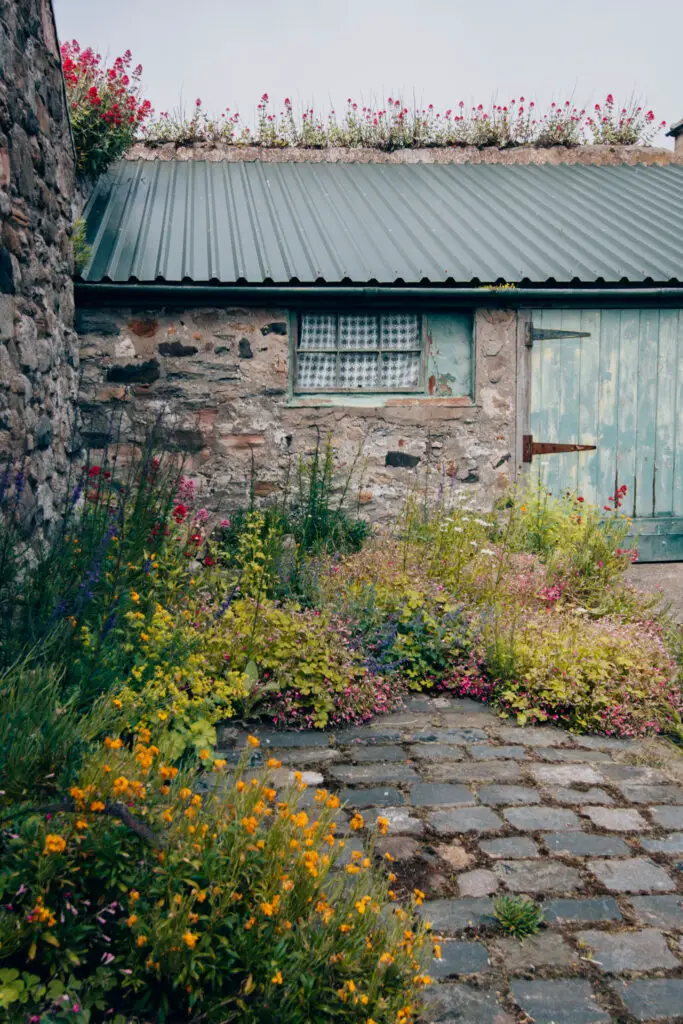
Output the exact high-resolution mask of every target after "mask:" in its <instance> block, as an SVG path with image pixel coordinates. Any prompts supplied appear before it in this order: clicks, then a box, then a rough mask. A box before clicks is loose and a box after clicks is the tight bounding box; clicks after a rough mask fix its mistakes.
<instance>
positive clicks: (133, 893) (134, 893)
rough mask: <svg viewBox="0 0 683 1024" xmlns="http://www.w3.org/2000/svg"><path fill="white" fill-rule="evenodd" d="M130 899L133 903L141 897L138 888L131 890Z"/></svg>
mask: <svg viewBox="0 0 683 1024" xmlns="http://www.w3.org/2000/svg"><path fill="white" fill-rule="evenodd" d="M128 899H129V900H130V902H131V903H135V902H136V900H139V899H140V893H139V892H138V891H137V889H131V890H130V892H129V893H128Z"/></svg>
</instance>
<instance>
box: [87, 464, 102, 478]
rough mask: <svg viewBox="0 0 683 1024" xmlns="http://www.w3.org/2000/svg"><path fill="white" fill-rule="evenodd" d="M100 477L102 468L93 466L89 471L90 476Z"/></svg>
mask: <svg viewBox="0 0 683 1024" xmlns="http://www.w3.org/2000/svg"><path fill="white" fill-rule="evenodd" d="M99 475H100V467H99V466H91V468H90V469H89V470H88V476H99Z"/></svg>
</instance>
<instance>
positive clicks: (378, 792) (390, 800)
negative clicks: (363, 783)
mask: <svg viewBox="0 0 683 1024" xmlns="http://www.w3.org/2000/svg"><path fill="white" fill-rule="evenodd" d="M339 799H340V800H341V802H342V803H347V804H349V806H351V807H398V806H399V805H400V804H402V803H403V796H402V795H401V793H399V791H398V790H397V789H343V790H342V792H341V793H340V794H339Z"/></svg>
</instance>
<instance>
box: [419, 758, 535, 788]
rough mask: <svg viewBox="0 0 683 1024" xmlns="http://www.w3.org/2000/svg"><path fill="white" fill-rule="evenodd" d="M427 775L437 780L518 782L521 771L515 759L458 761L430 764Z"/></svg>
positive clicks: (426, 769)
mask: <svg viewBox="0 0 683 1024" xmlns="http://www.w3.org/2000/svg"><path fill="white" fill-rule="evenodd" d="M425 772H426V774H427V775H428V777H429V778H430V779H432V780H434V781H439V782H442V781H443V782H446V781H448V782H450V781H453V782H504V783H508V782H518V781H520V780H521V778H522V772H521V770H520V767H519V765H518V764H517V762H516V761H458V762H456V763H453V764H440V763H435V764H430V765H429V766H428V767H426V768H425Z"/></svg>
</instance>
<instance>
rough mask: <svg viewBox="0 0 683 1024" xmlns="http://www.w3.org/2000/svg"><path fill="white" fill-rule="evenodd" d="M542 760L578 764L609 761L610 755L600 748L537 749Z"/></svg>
mask: <svg viewBox="0 0 683 1024" xmlns="http://www.w3.org/2000/svg"><path fill="white" fill-rule="evenodd" d="M539 754H540V756H541V757H542V758H543V760H544V761H564V762H566V763H567V764H577V763H578V764H580V763H584V764H585V763H586V762H588V761H590V762H596V761H609V759H610V756H609V754H606V753H605V752H604V751H602V750H565V749H557V750H556V749H552V750H539Z"/></svg>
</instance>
